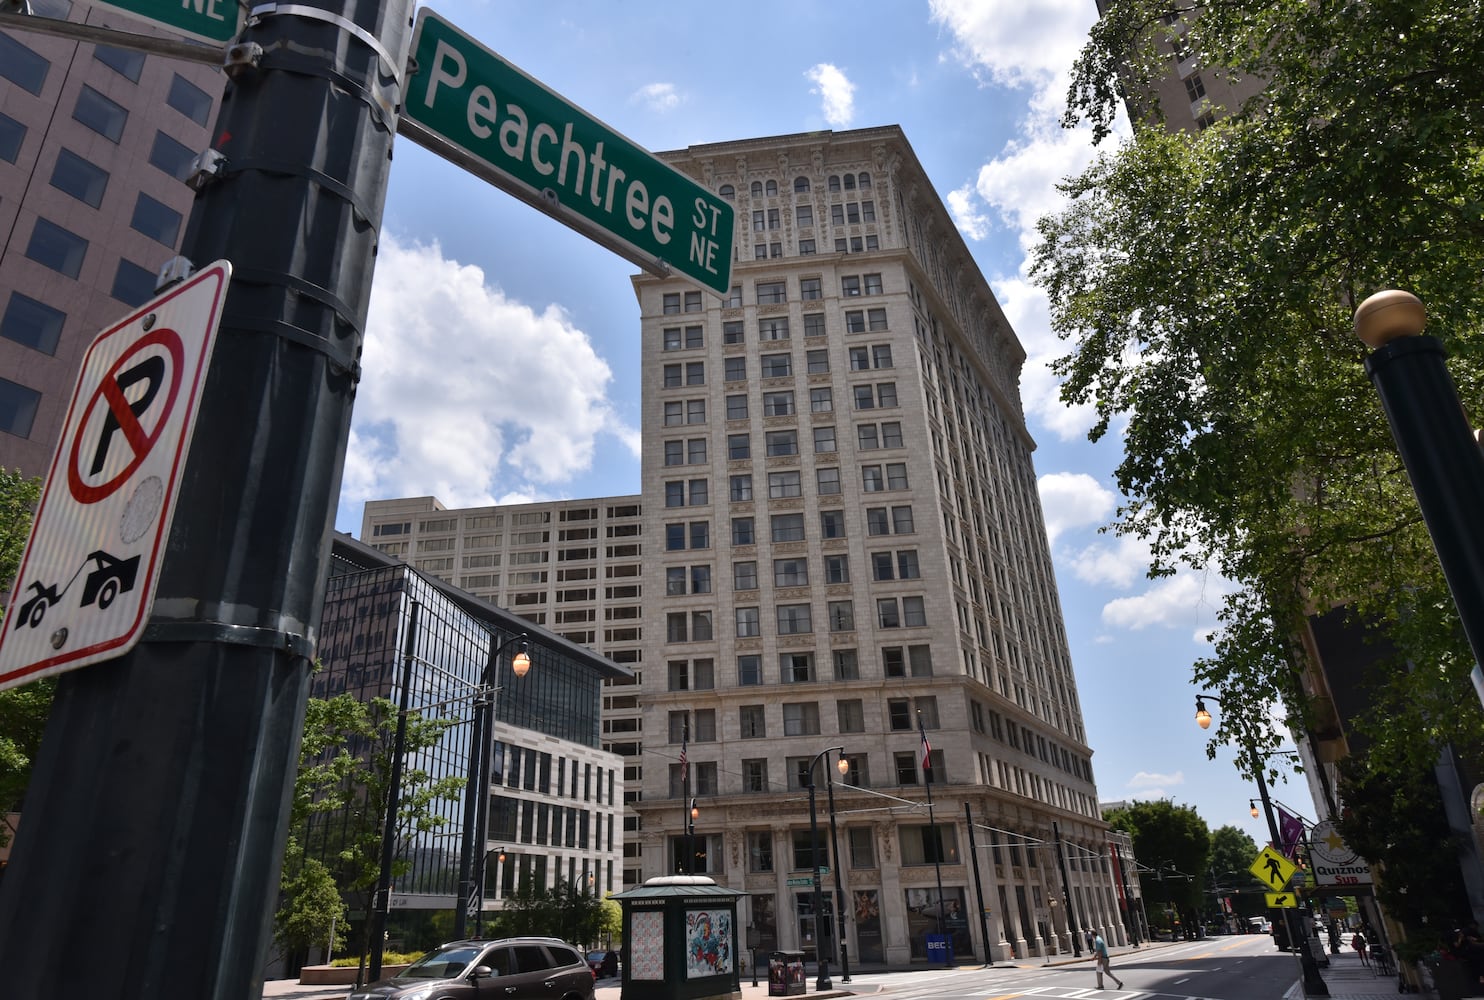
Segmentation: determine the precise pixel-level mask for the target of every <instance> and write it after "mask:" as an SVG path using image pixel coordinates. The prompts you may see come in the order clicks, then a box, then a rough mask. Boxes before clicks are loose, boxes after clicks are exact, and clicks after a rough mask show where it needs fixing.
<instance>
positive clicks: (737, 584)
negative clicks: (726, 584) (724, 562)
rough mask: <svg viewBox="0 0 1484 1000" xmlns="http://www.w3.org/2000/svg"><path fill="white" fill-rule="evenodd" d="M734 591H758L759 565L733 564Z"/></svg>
mask: <svg viewBox="0 0 1484 1000" xmlns="http://www.w3.org/2000/svg"><path fill="white" fill-rule="evenodd" d="M732 589H733V590H756V589H757V563H755V562H751V561H748V562H737V563H732Z"/></svg>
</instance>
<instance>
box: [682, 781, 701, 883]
mask: <svg viewBox="0 0 1484 1000" xmlns="http://www.w3.org/2000/svg"><path fill="white" fill-rule="evenodd" d="M700 816H701V809H700V807H699V806H697V805H696V800H695V799H694V798H692V799H691V800H690V812H688V813H686V814H685V873H686V874H687V875H694V874H695V873H696V820H697V819H699V818H700Z"/></svg>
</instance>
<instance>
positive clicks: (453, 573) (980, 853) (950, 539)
mask: <svg viewBox="0 0 1484 1000" xmlns="http://www.w3.org/2000/svg"><path fill="white" fill-rule="evenodd" d="M660 155H661V157H662V158H663V159H665V160H666V161H667V162H669V163H670V164H671V165H672V166H674V167H676V168H677V169H679V170H682V171H684V172H686V173H688V174H690V175H691V176H692V177H694V178H695V179H696V180H697V181H698V182H699V183H701V184H703V185H705V186H707V187H708V188H710V189H711V190H713V191H715V192H717V193H718V194H719V195H720V196H721V197H723V198H726V199H727V200H729V201H731V202H732V203H733V204H734V205H735V206H736V210H737V218H738V226H737V236H736V246H735V248H734V254H735V258H734V259H735V261H736V263H735V265H734V269H733V287H732V289H731V291H730V293H729V294H728V295H727V296H726V297H725V298H718V297H715V296H711V295H708V294H704V293H702V292H699V291H697V290H695V289H694V288H692V287H690V286H689V285H687V284H685V283H684V282H682V281H680V280H678V279H659V278H655V277H652V276H648V275H640V276H636V277H635V278H634V289H635V294H636V297H637V299H638V303H639V310H640V324H641V331H642V341H643V347H642V351H643V366H642V370H643V372H644V379H645V381H644V385H643V410H642V412H643V458H642V482H643V484H644V486H643V490H642V492H641V493H640V494H638V495H637V496H634V497H622V498H610V499H607V500H582V501H563V502H561V503H558V504H530V505H519V506H513V507H494V508H481V509H479V510H478V511H477V512H476V511H457V512H452V511H448V512H444V511H441V505H439V504H438V503H437V501H436V500H433V499H432V498H421V499H418V500H405V501H404V500H396V501H378V502H376V503H372V504H368V505H367V508H366V515H365V523H364V526H363V534H362V537H363V539H364V540H365V541H366V542H367V543H368V544H372V545H375V546H378V547H382V548H384V549H385V550H386V551H389V552H392V554H396V555H399V556H401V557H402V558H405V559H407V560H408V561H410V562H412V563H413V564H414V565H420V566H423V568H425V569H426V570H427V571H428V572H433V573H439V574H440V575H445V576H446V578H448V579H452V580H455V581H457V580H458V579H460V574H464V573H466V572H467V573H468V575H470V576H473V575H476V571H479V572H481V573H482V572H483V571H484V570H489V571H490V573H491V576H492V577H498V576H499V574H500V572H502V571H503V573H504V574H505V579H502V580H500V581H499V582H498V584H497V586H495V588H494V589H491V590H489V591H478V590H476V592H479V593H487V594H488V595H489V598H490V599H491V600H492V601H495V602H496V603H500V604H503V605H505V606H507V607H509V608H511V610H512V611H514V612H515V613H517V614H520V615H534V616H552V617H553V620H552V621H551V627H552V628H553V629H554V630H555V631H557V632H559V633H561V634H567V635H570V633H569V632H568V631H567V629H568V627H572V628H574V629H576V630H578V631H581V632H583V634H585V635H589V636H590V637H591V639H590V640H589V641H595V642H596V643H597V648H598V649H600V650H601V651H602V652H603V653H604V654H605V655H608V656H609V657H611V658H612V659H614V660H616V661H618V662H620V663H624V664H625V665H626V666H629V667H631V668H632V669H633V670H634V671H635V675H636V680H637V683H636V684H635V685H634V686H632V687H626V688H624V689H623V690H622V691H621V692H620V691H618V689H616V688H613V687H610V688H608V689H607V690H606V693H605V710H604V728H605V734H606V735H605V741H604V745H605V748H607V749H613V750H615V751H616V752H619V753H622V754H624V756H625V757H626V758H627V760H626V767H625V777H626V789H625V799H626V802H627V806H628V809H629V810H630V814H629V815H628V816H626V817H625V827H626V834H625V836H626V839H625V845H624V850H625V861H624V881H625V884H633V883H635V882H637V881H640V880H642V879H643V878H648V877H650V876H654V875H659V874H669V873H673V872H677V871H694V872H695V873H697V874H706V875H710V876H711V877H713V878H715V879H717V880H718V881H719V882H722V883H724V884H726V885H729V886H732V887H735V888H740V889H745V890H746V891H747V892H748V893H749V894H750V896H749V899H748V900H747V901H746V902H745V904H744V912H745V915H746V921H747V923H748V924H749V925H750V926H751V927H753V928H755V930H756V939H757V942H758V947H759V948H761V949H764V950H772V949H774V948H785V949H801V950H805V951H813V950H814V949H815V946H816V942H815V934H816V930H815V928H816V926H820V927H823V926H824V925H826V924H828V925H829V926H830V927H831V930H830V931H829V932H826V933H827V937H832V936H833V933H834V932H833V926H834V924H835V919H834V916H833V914H829V915H828V917H827V919H826V920H821V921H819V922H818V923H816V920H815V915H814V912H813V909H812V903H813V892H812V886H810V885H807V884H802V883H807V882H808V881H809V876H810V873H811V871H812V868H813V865H814V856H813V848H812V843H813V842H812V841H811V837H810V810H809V803H808V799H809V796H808V786H809V784H810V781H811V774H812V780H813V783H814V784H815V785H816V786H817V787H818V795H817V799H818V802H817V812H818V821H819V827H820V830H821V832H822V833H821V838H820V841H821V846H822V849H823V850H825V851H828V845H829V842H830V837H829V836H828V828H829V819H830V816H829V815H827V812H828V811H829V810H828V809H827V804H826V793H825V789H824V787H823V786H824V783H825V781H826V775H827V774H828V775H829V776H830V778H831V779H832V780H833V789H832V793H833V799H834V809H833V813H834V818H835V820H836V822H837V826H838V837H837V839H838V844H839V857H838V859H837V858H836V857H835V856H833V854H832V853H831V854H830V855H829V856H828V857H825V856H821V857H820V858H819V864H820V865H821V866H827V867H829V868H830V869H831V872H830V874H827V875H826V876H825V877H824V889H825V895H826V896H833V895H834V889H835V879H836V878H840V879H841V880H842V881H841V888H842V890H843V895H844V898H845V899H846V901H847V902H846V912H845V918H846V919H845V933H846V936H847V940H848V942H849V946H850V951H849V954H850V956H851V957H852V958H853V960H855V961H859V962H866V963H891V964H901V963H906V962H909V961H925V960H926V957H927V950H926V949H927V942H926V935H927V934H929V933H940V932H941V933H944V934H946V935H947V936H949V937H950V938H952V939H953V946H954V951H955V953H957V954H958V955H960V956H963V955H967V954H970V953H972V954H975V955H977V956H980V957H984V956H985V954H986V944H987V950H988V953H989V957H992V958H993V959H995V960H1001V959H1006V958H1009V957H1010V956H1011V955H1016V956H1027V955H1037V954H1049V953H1053V952H1056V951H1062V950H1068V949H1069V948H1070V946H1071V934H1072V933H1073V932H1074V929H1075V930H1076V931H1079V932H1080V931H1086V930H1088V929H1096V930H1099V931H1101V932H1102V933H1103V934H1104V935H1105V936H1106V937H1107V938H1108V939H1109V940H1110V941H1123V940H1125V933H1124V930H1123V928H1122V926H1121V922H1120V920H1119V915H1118V912H1119V907H1118V902H1117V893H1116V890H1115V885H1114V876H1113V870H1112V866H1111V864H1110V861H1109V851H1108V847H1107V828H1106V826H1105V824H1103V823H1102V821H1101V819H1100V814H1099V811H1098V807H1097V791H1096V787H1095V784H1094V781H1093V773H1092V765H1091V756H1092V751H1091V749H1090V748H1089V747H1088V746H1087V745H1086V737H1085V732H1084V729H1083V724H1082V715H1081V709H1080V705H1079V703H1078V698H1077V689H1076V681H1075V677H1074V675H1073V671H1072V664H1071V659H1070V655H1069V652H1068V647H1067V640H1066V634H1065V630H1064V627H1063V623H1062V616H1061V609H1060V605H1059V602H1058V599H1057V594H1056V584H1055V579H1054V575H1053V571H1052V565H1051V559H1050V552H1049V546H1048V543H1047V540H1046V532H1045V526H1044V524H1043V522H1042V516H1041V509H1040V504H1039V499H1038V495H1037V492H1036V476H1035V470H1034V466H1033V464H1032V461H1031V454H1032V451H1033V450H1034V447H1035V445H1034V442H1033V441H1032V439H1031V438H1030V435H1029V433H1028V431H1027V428H1026V425H1025V420H1024V416H1023V412H1022V409H1021V403H1020V397H1019V383H1018V379H1019V371H1020V367H1021V365H1022V363H1023V361H1024V358H1025V355H1024V351H1023V349H1022V348H1021V346H1020V344H1019V342H1018V341H1017V339H1016V337H1015V333H1014V331H1013V330H1012V329H1011V328H1010V326H1009V324H1008V323H1007V322H1006V320H1005V318H1004V316H1003V314H1002V312H1001V310H1000V308H999V305H998V303H997V302H996V300H995V298H994V295H993V292H992V291H991V290H990V288H989V286H988V284H987V282H985V280H984V278H983V277H982V275H981V274H980V272H979V269H978V267H977V265H976V264H975V262H974V260H973V258H972V256H971V255H970V253H969V251H968V248H967V247H966V246H965V245H964V243H963V241H962V238H961V237H960V236H959V234H958V231H957V230H956V228H955V227H954V225H953V223H952V221H951V219H950V218H949V216H948V213H947V211H946V210H945V208H944V206H943V204H942V202H941V200H940V199H939V198H938V196H937V194H936V193H935V191H934V189H933V186H932V184H931V181H930V180H929V179H928V177H927V176H926V173H925V172H924V170H923V168H922V166H921V164H919V162H918V161H917V158H916V156H915V154H914V153H913V151H912V148H911V146H910V145H909V144H908V142H907V140H906V138H905V136H904V135H903V133H902V131H901V130H900V129H899V128H896V127H882V128H870V129H861V130H853V131H848V132H814V133H806V134H799V135H791V136H781V137H772V138H763V139H754V140H746V141H739V142H725V143H716V144H711V145H705V146H694V147H690V148H688V149H685V150H679V151H674V152H669V153H663V154H660ZM396 505H404V510H403V512H402V513H398V512H397V510H396ZM407 505H412V506H411V507H410V508H408V507H407ZM418 507H421V508H422V510H416V508H418ZM574 508H576V509H580V510H583V511H586V512H590V514H591V517H590V519H591V520H592V521H593V522H595V523H593V524H592V525H591V527H592V528H593V529H594V530H593V532H592V533H590V534H588V535H586V536H584V537H583V538H581V539H579V538H576V537H574V536H570V535H567V536H563V535H561V533H562V532H563V531H570V530H571V529H572V527H573V525H572V523H571V522H569V521H564V520H563V519H562V513H563V512H564V511H570V510H572V509H574ZM620 509H621V510H622V511H623V512H624V513H625V514H626V515H631V516H626V517H617V516H616V512H617V511H618V510H620ZM414 510H415V511H416V512H411V511H414ZM543 513H545V514H547V515H549V516H548V518H547V520H546V521H545V522H542V523H545V524H549V525H550V527H549V528H539V527H538V526H537V522H536V520H535V519H536V518H537V517H538V516H539V515H541V514H543ZM475 514H478V516H483V517H488V518H496V517H500V516H502V515H503V516H504V517H505V518H507V519H509V518H511V517H514V516H522V517H524V518H525V519H526V522H527V523H523V524H521V525H520V526H519V527H520V529H523V531H524V532H527V533H529V532H533V531H538V530H540V531H548V532H549V533H550V534H549V535H547V536H545V537H544V538H543V537H538V536H536V535H528V537H527V540H526V543H525V544H526V545H527V546H529V547H530V550H532V551H534V550H535V549H538V548H540V547H541V546H545V547H546V553H545V562H536V561H535V560H537V559H539V558H540V557H538V556H535V555H527V556H523V557H522V561H521V562H520V563H519V565H516V564H515V563H513V562H512V561H511V556H512V555H514V554H515V553H514V551H513V550H510V549H509V546H510V545H511V544H512V538H511V535H510V533H511V531H513V530H515V528H516V526H515V525H514V524H513V523H511V522H510V521H508V520H507V521H506V522H505V527H504V529H503V532H502V534H503V535H504V537H502V538H500V539H499V540H498V542H495V541H493V540H490V541H488V542H487V543H486V544H488V545H490V546H491V551H489V552H488V553H485V552H482V551H479V550H475V549H474V548H472V547H470V546H468V545H467V544H466V542H467V531H464V532H460V531H457V530H455V531H454V532H453V533H451V534H448V535H447V537H448V538H449V539H450V540H447V541H445V540H443V539H444V537H445V536H442V535H440V534H439V533H438V532H436V531H427V532H425V531H424V529H423V527H422V522H424V521H426V522H430V523H433V524H435V525H436V524H438V522H447V521H450V520H451V521H454V522H459V523H462V520H461V519H463V518H467V517H469V516H472V515H475ZM392 524H395V525H397V526H398V527H397V528H395V529H392V530H393V531H398V530H404V529H405V537H401V536H399V535H397V534H392V535H388V534H386V533H385V532H386V531H387V526H388V525H392ZM634 526H637V528H638V532H637V534H635V533H633V531H632V527H634ZM445 527H446V526H445ZM492 527H493V522H491V523H490V524H489V525H488V526H487V528H485V529H480V531H481V532H484V533H493V532H492V531H489V530H488V529H489V528H492ZM620 527H622V528H623V529H624V530H625V534H624V535H623V536H622V538H623V541H622V542H618V536H615V535H611V534H610V532H611V531H612V530H613V529H615V528H620ZM425 541H429V542H433V543H434V544H435V546H442V547H440V548H424V546H423V543H424V542H425ZM404 544H405V545H406V548H405V549H403V550H401V551H393V550H392V549H387V548H386V547H387V546H401V545H404ZM619 544H621V545H623V546H625V547H624V548H622V549H616V548H615V545H619ZM495 546H504V547H506V549H505V551H501V552H500V553H499V554H498V558H499V562H493V563H492V562H490V561H481V562H478V563H470V562H466V560H468V559H469V558H470V557H471V556H480V555H485V554H488V555H492V556H493V555H496V553H495V552H494V551H493V548H494V547H495ZM563 549H568V550H571V551H570V552H568V553H566V554H564V553H563V551H562V550H563ZM618 551H621V552H623V553H624V555H617V554H615V553H616V552H618ZM425 559H447V560H449V562H447V563H446V564H441V563H440V565H446V567H447V568H446V569H434V568H432V567H431V564H427V565H424V564H423V563H422V562H421V561H422V560H425ZM550 564H555V565H550ZM497 567H498V568H497ZM548 567H549V568H548ZM572 570H580V571H587V570H590V571H591V572H590V573H586V574H585V575H584V576H582V577H581V579H580V580H579V579H574V578H573V577H572V576H571V575H570V571H572ZM616 572H622V573H624V574H626V575H624V576H621V577H620V576H615V575H614V574H615V573H616ZM515 574H520V576H519V577H518V579H519V580H520V582H519V583H518V584H517V583H514V582H513V581H512V580H511V579H510V578H511V577H512V576H513V575H515ZM531 574H541V575H539V576H537V575H531ZM634 574H637V575H634ZM485 582H489V583H492V584H493V583H495V580H493V579H491V580H489V581H485ZM461 585H462V586H465V587H469V586H470V584H469V582H467V580H466V582H464V583H462V584H461ZM564 590H566V591H572V592H573V594H572V595H571V596H572V597H574V598H576V599H574V600H567V599H565V597H566V596H567V595H564V594H563V591H564ZM523 594H524V595H526V596H524V597H522V596H521V595H523ZM619 595H622V596H619ZM522 601H525V602H526V603H524V604H523V603H522ZM573 611H579V612H582V613H583V617H582V619H581V620H578V619H576V618H573V617H571V616H570V612H573ZM558 614H560V615H563V616H564V617H563V618H562V620H561V621H559V622H558V621H556V620H554V616H556V615H558ZM618 615H622V616H623V617H622V618H619V617H618ZM532 620H538V621H542V622H543V623H544V622H546V621H547V619H546V618H545V617H542V618H533V619H532ZM620 622H621V623H622V624H621V625H620V624H619V623H620ZM620 629H622V631H620ZM620 635H621V636H622V639H620V638H618V637H619V636H620ZM577 641H582V640H577ZM610 699H613V700H610ZM616 723H621V724H622V726H623V731H622V733H620V732H618V731H615V729H614V728H613V727H614V725H615V724H616ZM924 737H925V738H924ZM620 746H622V748H623V749H619V747H620ZM836 748H840V749H838V750H837V749H836ZM925 749H928V750H930V752H929V754H928V760H929V761H930V762H931V770H932V784H931V787H929V786H928V785H927V783H926V782H927V777H928V775H927V774H926V772H925V770H924V766H923V764H924V761H923V751H924V750H925ZM841 756H843V757H844V759H845V760H847V761H848V763H849V771H848V773H846V774H845V775H844V776H843V777H841V776H840V774H839V772H838V771H837V770H836V769H835V767H834V766H833V765H835V764H836V762H837V760H838V759H839V758H840V757H841ZM811 764H812V765H813V767H812V768H811ZM929 794H931V799H932V810H931V812H932V817H931V821H930V817H929V808H928V798H929ZM693 799H694V801H695V804H696V815H695V819H694V821H693V827H694V829H693V832H692V831H691V829H690V827H691V825H692V824H691V820H690V816H691V810H690V804H691V801H692V800H693ZM940 885H941V888H940ZM826 902H827V905H830V908H831V909H833V907H832V905H831V904H829V903H828V901H826ZM1068 906H1070V907H1071V909H1072V917H1071V919H1070V920H1068V917H1067V912H1066V911H1067V908H1068ZM981 912H983V913H984V915H985V920H984V921H982V922H981V921H980V920H979V919H977V915H978V914H980V913H981ZM971 914H972V915H974V916H973V917H971V916H970V915H971ZM831 950H832V949H831V948H830V947H828V946H827V948H826V953H827V954H828V953H829V952H830V951H831Z"/></svg>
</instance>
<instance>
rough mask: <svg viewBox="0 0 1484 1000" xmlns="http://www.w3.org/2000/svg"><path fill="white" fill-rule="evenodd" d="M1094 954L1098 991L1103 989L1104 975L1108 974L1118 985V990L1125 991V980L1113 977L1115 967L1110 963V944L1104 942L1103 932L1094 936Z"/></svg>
mask: <svg viewBox="0 0 1484 1000" xmlns="http://www.w3.org/2000/svg"><path fill="white" fill-rule="evenodd" d="M1092 953H1093V959H1094V962H1095V963H1096V965H1097V972H1098V989H1102V988H1103V974H1104V973H1107V975H1108V978H1109V979H1111V980H1113V981H1114V982H1115V983H1117V984H1118V988H1119V989H1120V990H1121V989H1123V980H1122V979H1119V978H1118V977H1117V976H1115V975H1113V967H1112V965H1111V964H1110V963H1109V961H1108V942H1106V941H1104V940H1103V935H1102V933H1101V932H1099V933H1097V934H1094V935H1093V938H1092Z"/></svg>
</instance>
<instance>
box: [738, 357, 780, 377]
mask: <svg viewBox="0 0 1484 1000" xmlns="http://www.w3.org/2000/svg"><path fill="white" fill-rule="evenodd" d="M739 360H740V359H739ZM762 369H763V370H762V375H763V378H787V377H789V376H791V375H792V374H793V373H794V371H793V356H792V355H790V354H764V355H763V356H762Z"/></svg>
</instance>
